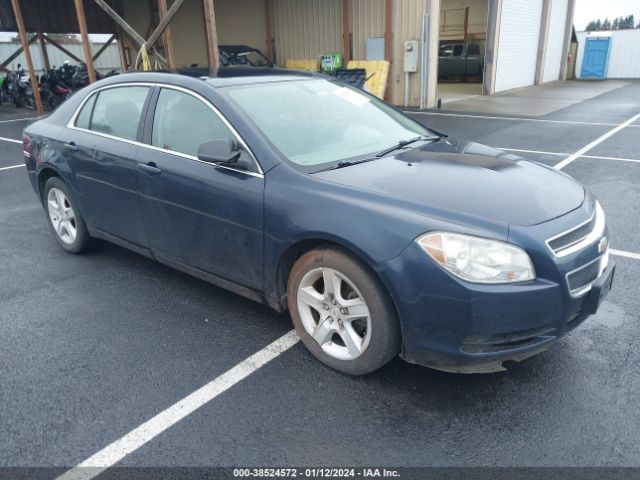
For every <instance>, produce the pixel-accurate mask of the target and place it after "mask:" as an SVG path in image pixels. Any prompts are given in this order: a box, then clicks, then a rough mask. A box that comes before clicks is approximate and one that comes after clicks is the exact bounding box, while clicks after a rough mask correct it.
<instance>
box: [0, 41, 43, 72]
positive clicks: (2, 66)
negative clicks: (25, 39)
mask: <svg viewBox="0 0 640 480" xmlns="http://www.w3.org/2000/svg"><path fill="white" fill-rule="evenodd" d="M37 39H38V38H37V37H31V38H30V39H29V45H31V44H32V43H34V42H35V41H36V40H37ZM23 51H24V47H23V46H21V47H20V48H18V49H17V50H16V51H15V52H13V53H12V54H11V55H10V56H9V58H7V59H6V60H5V61H4V62H2V63H1V64H0V69H1V70H3V71H10V70H8V69H7V68H6V67H7V65H9V64H10V63H11V62H13V61H14V60H15V59H16V58H18V57H19V56H20V54H21V53H22V52H23Z"/></svg>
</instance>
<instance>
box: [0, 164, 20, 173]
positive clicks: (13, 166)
mask: <svg viewBox="0 0 640 480" xmlns="http://www.w3.org/2000/svg"><path fill="white" fill-rule="evenodd" d="M24 166H26V165H25V164H24V163H23V164H20V165H11V166H10V167H0V171H1V170H11V169H12V168H20V167H24Z"/></svg>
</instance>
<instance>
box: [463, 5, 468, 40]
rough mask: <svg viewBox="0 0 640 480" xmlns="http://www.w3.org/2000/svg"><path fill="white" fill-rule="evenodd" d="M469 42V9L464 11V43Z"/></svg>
mask: <svg viewBox="0 0 640 480" xmlns="http://www.w3.org/2000/svg"><path fill="white" fill-rule="evenodd" d="M468 40H469V7H465V9H464V43H467V41H468Z"/></svg>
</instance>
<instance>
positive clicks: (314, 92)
mask: <svg viewBox="0 0 640 480" xmlns="http://www.w3.org/2000/svg"><path fill="white" fill-rule="evenodd" d="M228 95H229V97H230V98H231V100H232V101H233V102H235V103H236V104H237V105H238V106H239V107H240V109H241V110H243V111H244V112H245V113H246V114H247V115H248V116H249V118H250V119H251V120H252V121H253V122H254V123H255V125H256V126H257V128H258V129H259V130H260V131H261V132H262V133H263V134H264V135H265V136H266V137H267V138H268V139H269V140H270V141H271V143H272V144H273V145H274V146H275V147H276V148H277V149H278V150H279V151H280V152H281V153H282V155H284V156H285V157H286V158H287V159H288V160H289V161H290V162H292V163H293V164H294V165H296V166H298V167H299V168H300V169H301V170H303V171H305V172H315V171H319V170H323V169H325V168H328V167H331V165H335V164H337V163H338V162H340V161H343V160H348V161H355V160H360V159H366V158H369V157H372V156H375V155H376V154H377V153H378V152H380V151H383V150H385V149H387V148H389V147H392V146H394V145H396V144H397V143H398V142H400V141H406V140H409V139H413V138H416V137H417V136H425V137H428V138H432V137H434V136H435V135H434V133H433V132H431V131H429V130H428V129H427V128H426V127H423V126H422V125H420V124H419V123H417V122H415V121H413V120H411V119H409V118H407V117H405V116H404V115H402V114H401V113H399V112H397V111H396V110H394V109H393V108H391V107H389V106H388V105H387V104H385V103H384V102H382V101H380V100H378V99H376V98H374V97H372V96H369V95H366V94H364V93H362V92H361V91H359V90H357V89H355V88H352V87H348V86H344V85H341V84H337V83H333V82H331V81H328V80H324V79H312V80H301V81H295V82H278V83H275V82H274V83H266V84H261V85H256V84H253V85H243V86H235V87H230V88H229V89H228Z"/></svg>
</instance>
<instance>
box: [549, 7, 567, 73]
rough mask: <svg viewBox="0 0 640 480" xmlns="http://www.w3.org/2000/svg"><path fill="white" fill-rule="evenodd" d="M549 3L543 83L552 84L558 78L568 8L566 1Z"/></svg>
mask: <svg viewBox="0 0 640 480" xmlns="http://www.w3.org/2000/svg"><path fill="white" fill-rule="evenodd" d="M551 2H552V3H551V18H550V20H549V35H548V37H547V51H546V54H545V59H544V75H543V82H552V81H553V80H558V79H559V78H560V65H561V63H562V51H563V50H564V48H563V47H564V45H563V43H564V34H565V27H566V24H567V7H568V6H569V5H568V4H569V2H568V0H551Z"/></svg>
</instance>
